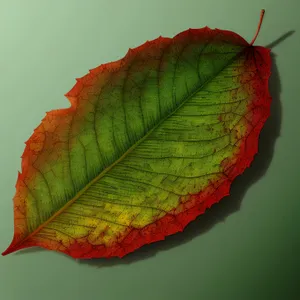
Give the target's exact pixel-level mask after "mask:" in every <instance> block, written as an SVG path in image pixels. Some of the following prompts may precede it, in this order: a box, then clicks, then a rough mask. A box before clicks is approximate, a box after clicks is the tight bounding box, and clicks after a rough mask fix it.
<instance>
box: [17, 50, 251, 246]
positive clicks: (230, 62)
mask: <svg viewBox="0 0 300 300" xmlns="http://www.w3.org/2000/svg"><path fill="white" fill-rule="evenodd" d="M250 47H254V46H251V45H250V46H245V47H244V48H243V49H242V50H241V51H240V52H238V53H237V54H236V55H235V56H233V57H232V58H231V59H230V60H229V61H228V63H227V64H225V65H224V67H223V68H221V69H220V70H219V71H218V72H217V73H216V75H215V76H212V77H211V78H209V79H208V80H206V81H205V82H204V83H203V84H201V85H200V86H199V87H197V88H196V89H195V90H194V91H193V92H192V93H191V94H190V95H188V96H186V99H183V100H182V103H181V104H180V105H179V106H177V107H176V108H175V109H174V110H173V111H172V112H171V113H169V114H168V115H167V116H166V117H164V118H163V119H162V120H161V121H160V122H158V123H157V125H155V126H153V127H152V129H150V130H149V131H148V132H147V133H146V134H145V135H144V136H143V137H142V138H141V139H139V140H138V141H137V142H136V143H134V144H133V145H132V146H131V147H130V148H129V149H128V150H127V151H126V152H125V153H124V154H123V155H122V156H121V157H120V158H119V159H117V160H116V161H115V162H114V163H113V164H111V165H110V166H108V167H107V168H105V169H104V170H103V171H102V172H101V173H100V174H99V175H97V176H96V177H95V178H94V179H93V180H91V181H90V182H89V183H88V184H87V185H86V186H85V187H84V188H83V189H81V190H80V191H79V192H78V193H77V194H76V195H75V196H74V197H73V198H72V199H71V200H70V201H68V202H67V203H66V204H65V205H64V206H63V207H62V208H61V209H59V210H58V211H57V212H56V213H55V214H54V215H53V216H52V217H50V218H49V219H48V220H47V221H45V222H44V223H42V224H41V225H40V226H38V227H37V228H36V229H35V230H34V231H32V232H31V233H30V234H29V235H28V236H27V237H26V238H25V239H23V240H21V241H20V242H19V243H17V244H16V245H15V246H14V248H15V247H18V246H19V245H21V244H23V243H24V242H25V241H26V240H28V239H29V238H30V237H32V236H34V235H35V234H36V233H38V232H39V231H40V230H41V229H43V228H44V227H46V226H47V225H48V224H49V223H50V222H51V221H52V220H54V219H55V218H56V217H57V216H59V215H60V214H61V213H62V212H64V211H65V210H66V209H67V208H68V207H70V206H71V205H72V204H73V203H74V202H75V201H76V200H77V199H78V198H79V197H80V196H81V195H82V194H84V193H85V192H86V191H87V190H88V189H89V188H90V187H91V186H92V185H93V184H94V183H96V182H97V181H98V180H100V179H101V178H102V177H104V176H105V174H106V173H107V172H109V171H110V170H111V169H112V168H113V167H114V166H116V165H117V164H118V163H119V162H121V161H122V160H123V159H124V158H125V157H127V155H128V154H130V153H131V152H132V151H133V150H134V149H135V148H136V147H137V146H138V145H140V144H141V143H142V142H143V141H144V140H146V139H147V137H148V136H149V135H150V134H151V133H152V132H153V131H155V130H156V129H157V128H158V127H159V126H160V125H161V124H162V123H164V122H165V121H166V120H167V119H168V118H170V117H171V116H172V115H173V114H175V113H176V112H177V111H178V110H179V109H180V108H181V107H182V106H184V105H185V103H186V102H187V101H189V100H190V99H191V98H192V97H193V96H194V95H195V94H197V93H198V92H199V91H200V90H201V89H202V88H203V87H204V86H205V85H206V84H208V83H209V82H210V81H212V80H213V79H214V78H216V77H217V76H219V74H220V73H221V72H222V71H223V70H224V69H226V68H227V67H228V66H229V65H230V64H232V63H233V62H234V61H235V60H236V59H237V58H238V57H239V56H240V55H242V54H243V52H244V51H245V50H246V49H249V48H250Z"/></svg>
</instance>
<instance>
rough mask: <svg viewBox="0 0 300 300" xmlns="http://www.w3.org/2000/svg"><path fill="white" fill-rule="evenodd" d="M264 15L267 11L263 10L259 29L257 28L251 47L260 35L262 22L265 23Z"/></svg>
mask: <svg viewBox="0 0 300 300" xmlns="http://www.w3.org/2000/svg"><path fill="white" fill-rule="evenodd" d="M264 14H265V10H264V9H262V10H261V12H260V19H259V23H258V27H257V30H256V33H255V36H254V38H253V40H252V41H251V43H250V46H252V45H253V44H254V42H255V40H256V38H257V36H258V34H259V31H260V27H261V24H262V21H263V18H264Z"/></svg>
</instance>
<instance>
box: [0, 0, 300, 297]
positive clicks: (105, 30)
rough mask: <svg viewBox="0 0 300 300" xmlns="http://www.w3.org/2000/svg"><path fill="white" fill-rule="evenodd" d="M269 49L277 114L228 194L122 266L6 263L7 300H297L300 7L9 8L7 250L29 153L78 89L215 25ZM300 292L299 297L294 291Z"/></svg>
mask: <svg viewBox="0 0 300 300" xmlns="http://www.w3.org/2000/svg"><path fill="white" fill-rule="evenodd" d="M262 8H265V9H266V15H265V19H264V22H263V26H262V29H261V32H260V35H259V37H258V39H257V41H256V45H262V46H271V47H272V52H273V58H274V60H275V63H276V64H274V65H273V67H272V76H271V79H270V91H271V95H272V97H273V104H272V115H271V117H270V119H269V120H268V122H267V123H266V126H265V128H264V129H263V131H262V134H261V138H260V144H259V154H258V155H257V156H256V157H255V161H254V162H253V164H252V166H251V168H249V169H247V171H246V172H245V173H244V174H243V175H242V176H240V177H239V178H237V179H236V181H235V182H234V184H233V186H232V189H231V195H230V196H229V197H226V199H224V200H223V201H221V202H220V203H219V204H217V205H215V206H214V207H213V208H212V209H210V210H209V211H208V212H207V213H206V214H205V215H203V216H200V217H199V218H198V219H197V220H196V221H194V222H193V223H191V224H190V225H189V226H188V227H187V228H186V230H185V231H184V232H183V233H179V234H177V235H174V236H170V237H168V238H167V239H166V240H165V241H162V242H158V243H156V244H152V245H150V246H145V247H143V248H141V249H140V250H138V251H137V252H135V253H132V254H129V255H128V256H126V257H124V258H123V259H110V260H105V259H100V260H93V261H76V260H73V259H71V258H69V257H67V256H65V255H63V254H59V253H55V252H52V251H46V250H42V249H39V248H36V249H35V248H31V249H28V250H23V251H20V252H18V253H14V254H11V255H9V256H5V257H0V299H4V300H21V299H22V300H27V299H28V300H29V299H30V300H36V299H39V300H40V299H41V300H50V299H51V300H52V299H55V300H60V299H74V300H77V299H103V300H115V299H124V300H127V299H130V300H135V299H139V300H140V299H141V300H148V299H151V300H152V299H157V300H160V299H162V300H165V299H166V300H168V299H174V300H176V299H184V300H193V299H197V300H198V299H205V300H210V299H213V300H214V299H217V300H218V299H229V300H235V299H245V300H246V299H259V300H260V299H272V300H273V299H299V298H300V296H299V295H297V294H298V293H299V292H298V290H299V286H300V275H299V266H300V259H299V250H300V243H299V241H298V239H299V229H300V226H299V225H300V218H299V211H300V201H299V200H300V197H299V191H298V189H299V185H297V183H298V182H299V177H298V176H297V175H298V173H299V168H300V162H299V149H300V139H299V133H300V118H299V111H300V100H299V95H300V84H299V68H300V59H299V49H300V47H299V46H300V39H299V30H300V21H299V9H300V1H299V0H285V1H282V0H251V1H248V0H243V1H242V0H226V1H225V0H201V1H200V0H176V1H175V0H172V1H171V0H152V1H145V0H127V1H122V0H98V1H97V0H93V1H92V0H84V1H82V0H81V1H79V0H73V1H71V0H65V1H62V0H55V1H53V0H52V1H41V0H27V1H24V0H17V1H14V0H9V1H8V0H1V1H0V37H1V44H0V45H1V46H0V82H1V96H0V101H1V108H0V137H1V146H0V152H1V157H0V166H1V171H0V172H1V173H0V174H1V180H0V190H1V193H2V195H1V201H0V248H1V249H0V250H1V252H2V251H4V250H5V249H6V248H7V246H8V244H9V243H10V241H11V238H12V233H13V209H12V200H11V199H12V198H13V196H14V193H15V182H16V179H17V171H18V170H19V169H20V162H21V160H20V156H21V154H22V152H23V149H24V146H25V145H24V142H25V141H26V140H27V139H28V138H29V136H30V135H31V134H32V131H33V129H34V128H35V127H37V125H38V124H39V123H40V121H41V119H42V118H43V117H44V115H45V112H46V111H49V110H52V109H56V108H62V107H68V106H69V104H68V101H67V99H66V98H65V97H64V96H63V95H64V94H65V93H66V92H68V91H69V90H70V89H71V88H72V86H73V85H74V84H75V78H76V77H81V76H83V75H85V74H86V73H87V72H88V70H89V69H91V68H94V67H96V66H98V65H100V64H102V63H105V62H109V61H114V60H117V59H120V58H122V57H123V56H124V55H125V53H126V52H127V50H128V48H133V47H136V46H139V45H140V44H142V43H144V42H145V41H146V40H151V39H154V38H156V37H158V36H159V35H162V36H168V37H172V36H174V35H175V34H177V33H179V32H181V31H183V30H186V29H188V28H189V27H191V28H199V27H204V26H206V25H207V26H209V27H211V28H216V27H217V28H220V29H228V30H232V31H235V32H237V33H238V34H240V35H241V36H243V37H244V38H245V39H246V40H248V41H250V40H251V39H252V37H253V35H254V33H255V30H256V27H257V23H258V19H259V13H260V9H262ZM297 285H298V289H297Z"/></svg>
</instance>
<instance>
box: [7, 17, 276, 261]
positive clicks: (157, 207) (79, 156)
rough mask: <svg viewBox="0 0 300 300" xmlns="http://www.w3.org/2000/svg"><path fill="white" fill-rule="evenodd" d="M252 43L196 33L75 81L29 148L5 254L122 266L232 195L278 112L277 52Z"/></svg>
mask: <svg viewBox="0 0 300 300" xmlns="http://www.w3.org/2000/svg"><path fill="white" fill-rule="evenodd" d="M261 19H262V18H261ZM260 24H261V22H260ZM259 27H260V25H259ZM258 30H259V29H258ZM257 34H258V31H257ZM257 34H256V36H257ZM256 36H255V38H256ZM255 38H254V39H253V41H252V42H251V43H250V44H249V43H247V42H246V41H245V40H244V39H243V38H242V37H240V36H239V35H237V34H236V33H233V32H230V31H225V30H219V29H215V30H212V29H209V28H208V27H205V28H202V29H189V30H187V31H184V32H182V33H180V34H178V35H176V36H175V37H174V38H172V39H171V38H163V37H159V38H158V39H155V40H153V41H150V42H149V41H148V42H146V43H145V44H143V45H141V46H140V47H137V48H135V49H131V50H129V51H128V53H127V54H126V56H125V57H124V58H123V59H121V60H119V61H116V62H111V63H108V64H104V65H101V66H100V67H97V68H95V69H93V70H90V72H89V74H87V75H86V76H84V77H82V78H79V79H77V83H76V84H75V86H74V87H73V88H72V89H71V91H70V92H68V93H67V94H66V97H67V98H68V99H69V101H70V103H71V106H70V107H69V108H68V109H59V110H53V111H50V112H48V113H47V114H46V117H45V118H44V119H43V120H42V122H41V124H40V125H39V126H38V127H37V128H36V129H35V130H34V133H33V135H32V136H31V137H30V138H29V140H28V141H27V142H26V147H25V151H24V153H23V155H22V173H19V176H18V180H17V184H16V194H15V196H14V200H13V201H14V237H13V241H12V243H11V245H10V246H9V247H8V249H7V250H6V251H5V252H4V253H3V255H6V254H8V253H11V252H14V251H17V250H20V249H23V248H27V247H32V246H40V247H43V248H46V249H49V250H56V251H60V252H63V253H66V254H67V255H70V256H72V257H74V258H93V257H111V256H119V257H122V256H124V255H126V254H127V253H129V252H132V251H134V250H135V249H137V248H139V247H141V246H143V245H144V244H148V243H152V242H155V241H158V240H162V239H164V238H165V237H166V236H167V235H170V234H174V233H176V232H179V231H183V229H184V227H185V226H186V225H187V224H188V223H189V222H191V221H192V220H194V219H195V218H196V217H197V216H198V215H200V214H202V213H204V212H205V210H206V208H209V207H210V206H211V205H212V204H214V203H216V202H218V201H219V200H220V199H222V198H223V197H224V196H226V195H228V194H229V189H230V185H231V183H232V181H233V180H234V179H235V177H236V176H238V175H240V174H241V173H242V172H243V171H244V170H245V168H246V167H248V166H249V165H250V163H251V161H252V160H253V157H254V155H255V154H256V153H257V150H258V138H259V134H260V131H261V129H262V127H263V125H264V123H265V121H266V119H267V118H268V116H269V113H270V103H271V97H270V95H269V92H268V79H269V76H270V66H271V59H270V50H268V49H266V48H263V47H258V46H253V42H254V41H255Z"/></svg>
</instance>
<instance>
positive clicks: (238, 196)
mask: <svg viewBox="0 0 300 300" xmlns="http://www.w3.org/2000/svg"><path fill="white" fill-rule="evenodd" d="M293 33H294V31H289V32H287V33H286V34H284V35H283V36H282V37H280V38H279V39H277V40H276V41H274V42H273V43H271V44H269V45H268V46H267V48H273V47H275V46H276V45H278V44H279V43H280V42H282V41H283V40H284V39H286V38H287V37H289V36H290V35H291V34H293ZM271 58H272V67H271V76H270V79H269V91H270V94H271V96H272V104H271V115H270V117H269V118H268V120H267V121H266V123H265V126H264V128H263V129H262V131H261V134H260V138H259V151H258V153H257V154H256V155H255V158H254V160H253V162H252V164H251V166H250V167H249V168H248V169H246V170H245V172H244V173H243V174H242V175H240V176H238V177H237V178H236V179H235V181H234V182H233V184H232V186H231V190H230V195H229V196H227V197H225V198H224V199H223V200H222V201H220V202H219V203H218V204H215V205H213V206H212V207H211V208H210V209H208V210H207V211H206V212H205V214H203V215H200V216H199V217H198V218H197V219H196V220H194V221H193V222H191V223H190V224H188V225H187V227H186V228H185V230H184V231H183V232H179V233H176V234H174V235H170V236H167V237H166V239H165V240H163V241H159V242H156V243H153V244H149V245H145V246H143V247H141V248H139V249H137V250H136V251H134V252H132V253H129V254H127V255H126V256H124V257H123V258H122V259H120V258H117V257H112V258H109V259H103V258H100V259H89V260H78V262H79V263H80V264H88V265H91V266H94V267H98V268H102V267H112V266H115V265H127V264H131V263H134V262H137V261H139V260H144V259H148V258H151V257H153V256H155V255H156V254H157V253H158V252H160V251H165V250H169V249H171V248H174V247H177V246H180V245H183V244H185V243H187V242H189V241H191V240H192V239H194V238H196V237H197V236H199V235H201V234H203V233H205V232H207V231H209V230H210V229H211V228H212V227H213V226H214V225H216V224H218V223H220V222H224V221H225V219H226V218H227V217H228V216H229V215H231V214H233V213H235V212H237V211H238V210H239V209H240V206H241V202H242V199H243V197H244V196H245V194H246V192H247V190H248V189H249V187H250V186H251V185H253V184H254V183H255V182H257V181H259V180H260V179H261V178H262V176H263V175H264V174H265V173H266V172H267V170H268V168H269V165H270V163H271V160H272V157H273V155H274V149H275V142H276V139H277V138H278V137H279V136H280V129H281V119H282V106H281V102H280V94H281V83H280V77H279V73H278V69H277V65H276V54H274V53H271Z"/></svg>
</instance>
